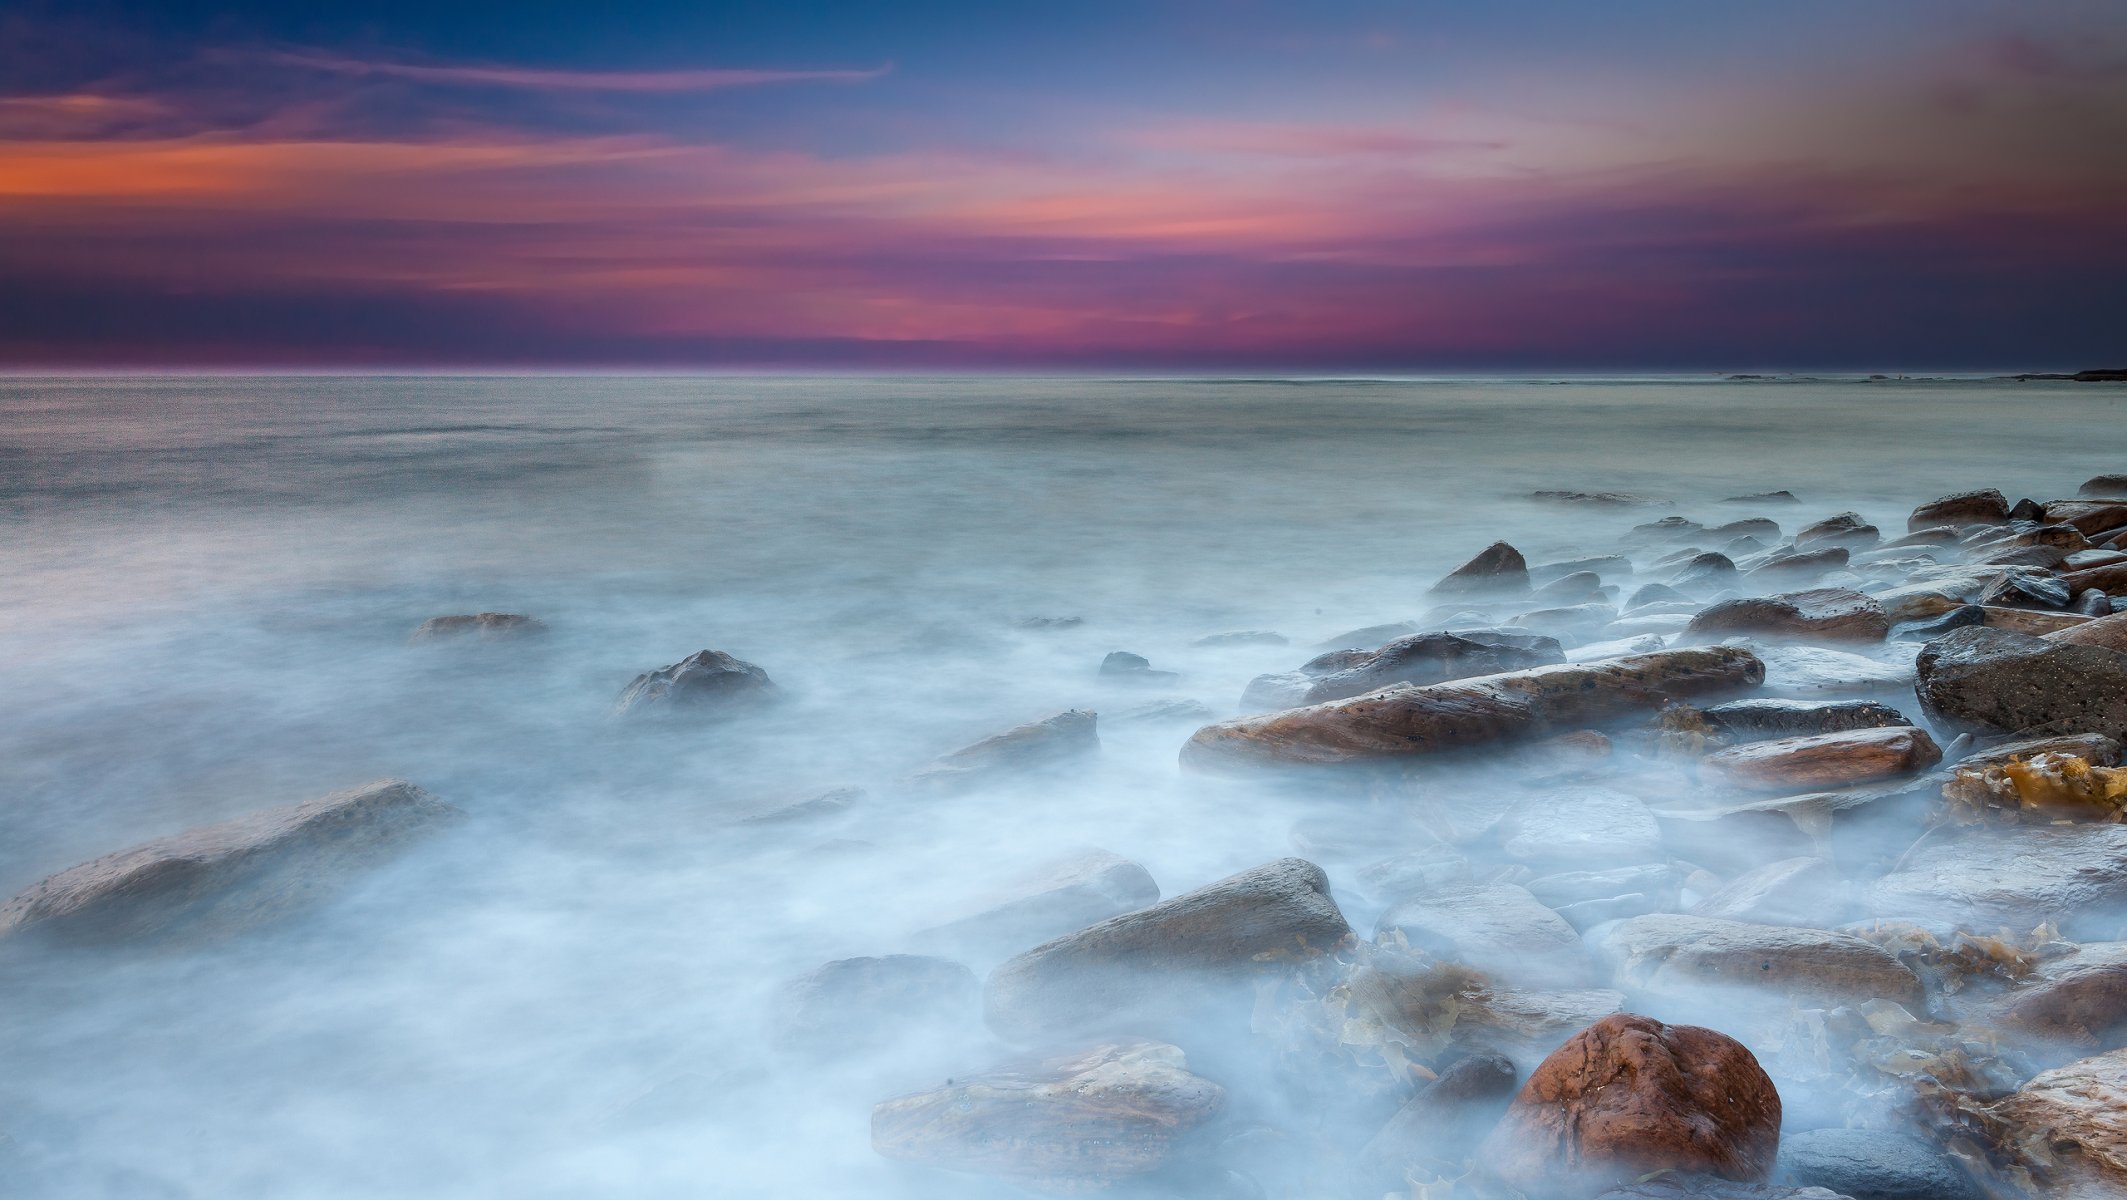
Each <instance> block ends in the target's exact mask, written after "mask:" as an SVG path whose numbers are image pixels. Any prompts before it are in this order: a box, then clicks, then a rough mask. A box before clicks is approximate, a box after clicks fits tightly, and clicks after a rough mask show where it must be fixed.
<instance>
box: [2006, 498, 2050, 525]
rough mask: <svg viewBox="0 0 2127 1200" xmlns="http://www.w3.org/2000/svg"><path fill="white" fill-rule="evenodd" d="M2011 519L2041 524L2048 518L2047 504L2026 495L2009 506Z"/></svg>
mask: <svg viewBox="0 0 2127 1200" xmlns="http://www.w3.org/2000/svg"><path fill="white" fill-rule="evenodd" d="M2009 519H2010V520H2011V521H2029V522H2031V523H2032V524H2034V525H2036V524H2039V523H2041V522H2043V521H2044V520H2045V519H2046V506H2045V505H2043V504H2040V503H2039V502H2038V501H2036V500H2032V499H2030V498H2028V497H2026V498H2025V499H2022V500H2018V501H2017V502H2016V503H2014V504H2012V505H2010V506H2009Z"/></svg>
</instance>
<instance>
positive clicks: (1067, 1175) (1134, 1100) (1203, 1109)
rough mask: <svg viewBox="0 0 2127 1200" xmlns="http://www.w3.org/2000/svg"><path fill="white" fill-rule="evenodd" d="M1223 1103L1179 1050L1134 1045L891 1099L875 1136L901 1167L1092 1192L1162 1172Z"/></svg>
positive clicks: (878, 1115) (876, 1118)
mask: <svg viewBox="0 0 2127 1200" xmlns="http://www.w3.org/2000/svg"><path fill="white" fill-rule="evenodd" d="M1224 1102H1225V1092H1224V1091H1223V1090H1222V1089H1221V1088H1220V1087H1219V1085H1217V1084H1215V1083H1213V1082H1211V1081H1210V1080H1208V1079H1204V1078H1202V1077H1201V1076H1198V1075H1194V1074H1191V1073H1190V1071H1189V1063H1188V1059H1187V1058H1186V1057H1185V1056H1184V1055H1183V1054H1182V1052H1181V1050H1179V1049H1177V1048H1176V1047H1174V1046H1170V1045H1166V1044H1164V1043H1160V1042H1125V1043H1116V1044H1108V1045H1100V1046H1095V1047H1093V1048H1091V1049H1089V1050H1085V1051H1081V1052H1079V1053H1076V1054H1070V1055H1065V1056H1061V1057H1057V1058H1051V1059H1048V1060H1046V1061H1043V1062H1039V1063H1035V1064H1031V1065H1029V1066H1026V1067H1023V1068H1017V1069H1005V1070H999V1071H992V1072H989V1073H986V1074H982V1075H976V1076H974V1077H972V1078H967V1079H959V1080H948V1081H947V1082H946V1084H945V1085H944V1086H943V1087H939V1088H935V1089H933V1090H931V1091H927V1092H918V1093H915V1094H913V1095H908V1096H900V1097H897V1098H895V1099H892V1100H886V1101H882V1102H881V1103H879V1104H877V1105H875V1106H873V1108H872V1116H871V1141H872V1148H873V1149H874V1150H876V1151H878V1152H879V1153H880V1154H883V1155H885V1156H886V1157H888V1158H893V1159H899V1160H901V1161H903V1162H912V1163H920V1164H922V1165H924V1166H930V1167H942V1168H944V1169H946V1170H953V1171H972V1172H974V1173H976V1174H980V1175H990V1176H995V1177H997V1178H1001V1179H1006V1180H1009V1181H1011V1182H1013V1183H1017V1184H1020V1185H1022V1186H1024V1187H1029V1188H1033V1189H1035V1190H1037V1191H1044V1192H1055V1193H1072V1192H1087V1191H1095V1190H1098V1189H1101V1188H1105V1187H1108V1186H1111V1185H1113V1184H1116V1183H1120V1182H1123V1181H1125V1180H1128V1179H1131V1178H1134V1177H1136V1176H1140V1175H1145V1174H1147V1173H1149V1172H1152V1171H1156V1170H1158V1169H1159V1168H1160V1167H1161V1166H1163V1165H1165V1164H1166V1162H1167V1161H1168V1159H1169V1158H1170V1157H1172V1155H1173V1153H1174V1150H1175V1147H1176V1145H1177V1143H1178V1142H1180V1141H1181V1139H1182V1138H1183V1137H1184V1136H1186V1135H1187V1134H1188V1133H1189V1131H1190V1130H1192V1129H1194V1128H1196V1127H1197V1126H1199V1125H1202V1124H1203V1123H1204V1122H1205V1121H1207V1120H1209V1119H1211V1117H1212V1116H1213V1115H1214V1114H1216V1113H1217V1112H1218V1111H1219V1107H1220V1105H1222V1104H1223V1103H1224Z"/></svg>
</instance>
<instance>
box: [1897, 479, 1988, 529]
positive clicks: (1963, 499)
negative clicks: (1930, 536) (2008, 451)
mask: <svg viewBox="0 0 2127 1200" xmlns="http://www.w3.org/2000/svg"><path fill="white" fill-rule="evenodd" d="M2008 519H2009V501H2008V498H2007V497H2005V496H2003V495H2002V494H2001V491H2000V490H1999V489H1997V488H1986V489H1983V490H1981V491H1976V492H1959V493H1957V494H1956V495H1953V496H1944V497H1943V498H1942V499H1940V500H1930V501H1928V502H1927V503H1926V504H1923V505H1921V506H1920V507H1918V508H1915V509H1914V510H1913V515H1912V516H1910V517H1908V518H1906V522H1905V527H1906V529H1907V530H1908V531H1911V530H1919V529H1929V528H1933V527H1935V526H1938V525H1949V526H1953V527H1956V528H1962V527H1964V526H1967V525H1994V524H2000V523H2001V522H2003V521H2007V520H2008Z"/></svg>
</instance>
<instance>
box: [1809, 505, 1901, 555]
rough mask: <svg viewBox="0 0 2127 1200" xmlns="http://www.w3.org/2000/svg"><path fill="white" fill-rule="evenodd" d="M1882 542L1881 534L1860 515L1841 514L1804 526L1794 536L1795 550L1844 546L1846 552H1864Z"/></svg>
mask: <svg viewBox="0 0 2127 1200" xmlns="http://www.w3.org/2000/svg"><path fill="white" fill-rule="evenodd" d="M1882 540H1883V534H1882V532H1881V531H1880V530H1878V529H1877V528H1876V527H1875V526H1874V525H1871V524H1869V523H1868V522H1867V521H1864V520H1862V519H1861V514H1860V513H1852V512H1843V513H1840V514H1838V515H1837V516H1831V517H1826V518H1824V519H1823V520H1822V521H1819V522H1817V523H1816V524H1814V525H1806V526H1804V527H1803V528H1802V529H1801V530H1800V531H1798V532H1797V533H1796V534H1795V548H1796V549H1797V550H1808V549H1811V548H1813V547H1820V548H1821V547H1824V546H1844V547H1846V548H1847V549H1848V550H1866V549H1868V548H1869V547H1871V546H1873V545H1875V544H1876V543H1877V542H1880V541H1882Z"/></svg>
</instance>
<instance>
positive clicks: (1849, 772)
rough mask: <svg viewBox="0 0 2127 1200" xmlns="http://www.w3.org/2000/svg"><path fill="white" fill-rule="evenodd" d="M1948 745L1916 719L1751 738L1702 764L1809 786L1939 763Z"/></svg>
mask: <svg viewBox="0 0 2127 1200" xmlns="http://www.w3.org/2000/svg"><path fill="white" fill-rule="evenodd" d="M1941 761H1942V749H1941V747H1939V746H1937V745H1936V744H1935V739H1933V738H1931V737H1929V736H1928V735H1927V733H1926V731H1924V730H1920V729H1915V728H1913V727H1912V726H1910V725H1891V726H1887V727H1882V728H1877V729H1850V730H1845V731H1843V732H1839V733H1819V734H1813V735H1810V736H1808V737H1791V738H1776V739H1774V740H1772V741H1769V742H1748V743H1745V744H1744V745H1741V746H1733V747H1730V748H1729V749H1726V750H1721V751H1717V752H1715V753H1713V754H1709V755H1707V756H1706V757H1705V759H1704V760H1702V762H1701V764H1700V765H1701V767H1702V768H1704V769H1705V770H1707V771H1709V772H1711V773H1713V774H1714V775H1716V776H1717V777H1719V778H1722V779H1725V780H1727V781H1728V782H1730V783H1733V784H1736V785H1737V786H1740V787H1747V788H1752V789H1756V790H1762V791H1773V792H1784V791H1806V790H1809V789H1812V788H1835V787H1844V786H1846V785H1848V784H1853V783H1867V782H1868V781H1870V780H1872V779H1888V778H1891V777H1892V776H1896V775H1906V774H1910V773H1911V772H1914V771H1918V770H1921V769H1923V768H1926V767H1931V766H1934V765H1935V764H1936V763H1938V762H1941Z"/></svg>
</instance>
